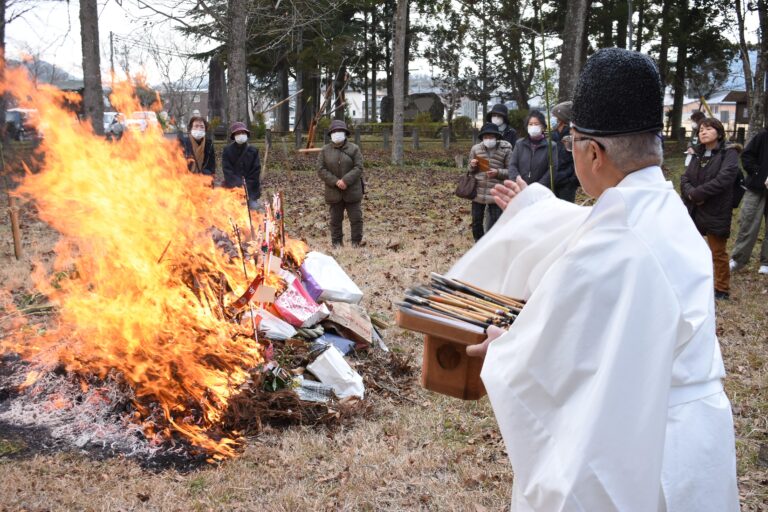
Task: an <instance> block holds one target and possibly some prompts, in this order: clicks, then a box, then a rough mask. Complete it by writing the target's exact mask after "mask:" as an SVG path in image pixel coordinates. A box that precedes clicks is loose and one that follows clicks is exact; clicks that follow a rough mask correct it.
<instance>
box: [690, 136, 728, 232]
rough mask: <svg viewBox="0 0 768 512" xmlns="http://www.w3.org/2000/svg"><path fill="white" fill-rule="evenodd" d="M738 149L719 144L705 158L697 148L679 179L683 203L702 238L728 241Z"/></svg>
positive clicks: (703, 153)
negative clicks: (717, 238) (708, 237)
mask: <svg viewBox="0 0 768 512" xmlns="http://www.w3.org/2000/svg"><path fill="white" fill-rule="evenodd" d="M740 148H741V147H740V146H729V145H725V144H724V143H720V145H719V146H718V147H716V148H715V149H713V150H712V156H711V157H706V156H705V147H704V145H703V144H700V145H699V146H697V147H696V148H695V153H694V157H693V158H692V159H691V162H690V163H689V164H688V167H687V168H686V169H685V174H683V176H682V178H681V179H680V193H681V195H682V196H683V203H685V206H686V207H687V208H688V212H689V213H690V214H691V217H693V222H694V224H696V228H697V229H698V230H699V232H700V233H701V234H702V235H707V234H712V235H715V236H721V237H724V238H728V237H729V236H730V234H731V218H732V216H733V188H734V182H735V181H736V176H737V175H738V173H739V172H740V171H739V150H740Z"/></svg>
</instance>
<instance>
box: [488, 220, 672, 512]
mask: <svg viewBox="0 0 768 512" xmlns="http://www.w3.org/2000/svg"><path fill="white" fill-rule="evenodd" d="M679 320H680V308H679V305H678V301H677V298H676V296H675V295H674V293H673V292H672V288H671V287H670V286H669V283H668V282H667V280H666V277H665V274H664V272H663V271H662V269H661V267H660V266H659V264H658V262H657V261H656V260H655V259H654V257H653V256H652V255H651V254H650V252H649V251H648V250H647V248H646V247H645V245H644V244H643V243H642V242H641V241H640V240H639V239H638V238H636V237H635V236H634V235H633V234H632V232H631V231H629V230H628V229H626V228H620V227H615V228H608V229H600V230H592V231H590V232H589V233H587V234H585V235H583V236H582V237H580V240H579V241H578V243H577V244H576V245H575V246H574V247H573V248H572V249H570V250H568V251H567V252H566V253H565V254H564V255H563V256H562V257H561V258H560V259H558V260H557V261H556V262H555V263H554V264H553V265H552V267H551V268H550V269H549V272H547V273H546V274H545V275H544V277H543V279H542V280H541V282H540V284H539V286H538V287H537V289H536V290H535V291H534V293H533V295H532V296H531V297H530V300H529V302H528V304H527V305H526V307H525V308H524V310H523V312H522V313H521V314H520V316H519V317H518V318H517V320H516V321H515V323H514V324H513V326H512V327H511V329H510V330H509V332H508V333H507V334H505V335H504V336H502V337H501V338H499V339H497V340H496V341H494V342H493V343H492V344H491V345H490V348H489V351H488V354H487V357H486V359H485V363H484V366H483V370H482V379H483V382H484V384H485V387H486V389H487V390H488V395H489V397H490V400H491V403H492V405H493V409H494V412H495V414H496V417H497V420H498V422H499V426H500V428H501V432H502V435H503V437H504V440H505V443H506V445H507V450H508V452H509V457H510V461H511V463H512V466H513V469H514V473H515V480H514V489H513V506H512V509H513V510H515V511H523V510H536V511H541V510H546V511H547V512H558V511H568V512H573V511H583V512H595V511H600V512H609V511H622V512H628V511H629V512H631V511H638V512H640V511H643V512H646V511H655V510H657V509H658V505H659V502H660V499H661V484H660V482H661V476H660V475H661V467H662V457H663V451H664V435H665V427H666V419H667V406H668V394H669V388H670V378H671V368H672V360H673V352H674V348H675V343H676V339H677V336H678V326H679Z"/></svg>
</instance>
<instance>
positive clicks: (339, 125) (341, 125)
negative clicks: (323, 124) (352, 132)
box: [328, 119, 349, 137]
mask: <svg viewBox="0 0 768 512" xmlns="http://www.w3.org/2000/svg"><path fill="white" fill-rule="evenodd" d="M333 132H344V133H346V134H347V137H349V130H348V129H347V123H345V122H344V121H342V120H341V119H334V120H333V121H331V126H330V127H328V133H333Z"/></svg>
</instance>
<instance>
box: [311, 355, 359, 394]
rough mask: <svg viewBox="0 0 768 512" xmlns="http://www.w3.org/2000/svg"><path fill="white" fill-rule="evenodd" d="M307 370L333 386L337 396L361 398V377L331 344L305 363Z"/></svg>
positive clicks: (324, 382)
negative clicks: (309, 361)
mask: <svg viewBox="0 0 768 512" xmlns="http://www.w3.org/2000/svg"><path fill="white" fill-rule="evenodd" d="M307 370H309V371H310V372H312V374H313V375H314V376H315V377H317V378H318V380H319V381H320V382H322V383H323V384H327V385H329V386H331V387H332V388H333V392H334V393H336V396H338V397H339V398H345V397H348V396H357V397H360V398H363V395H364V394H365V386H364V385H363V378H362V377H361V376H360V374H359V373H357V372H356V371H355V370H353V369H352V367H351V366H349V363H347V361H346V359H344V356H342V355H341V352H339V350H338V349H337V348H336V347H334V346H333V345H331V346H330V347H328V348H327V349H326V350H325V352H323V353H322V354H320V355H319V356H318V357H317V359H315V360H314V361H312V362H311V363H310V364H308V365H307Z"/></svg>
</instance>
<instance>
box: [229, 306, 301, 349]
mask: <svg viewBox="0 0 768 512" xmlns="http://www.w3.org/2000/svg"><path fill="white" fill-rule="evenodd" d="M253 314H254V315H255V316H256V318H261V321H260V322H259V333H260V334H263V335H264V336H266V337H267V338H269V339H270V340H275V341H282V340H287V339H288V338H293V337H294V336H295V335H296V329H294V328H293V326H292V325H291V324H289V323H288V322H286V321H285V320H283V319H282V318H279V317H277V316H275V315H273V314H272V313H270V312H269V311H267V310H265V309H257V310H254V312H253ZM250 318H251V312H250V311H246V312H245V314H244V315H243V320H242V322H245V324H244V325H247V326H248V325H250V324H251V320H250Z"/></svg>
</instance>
